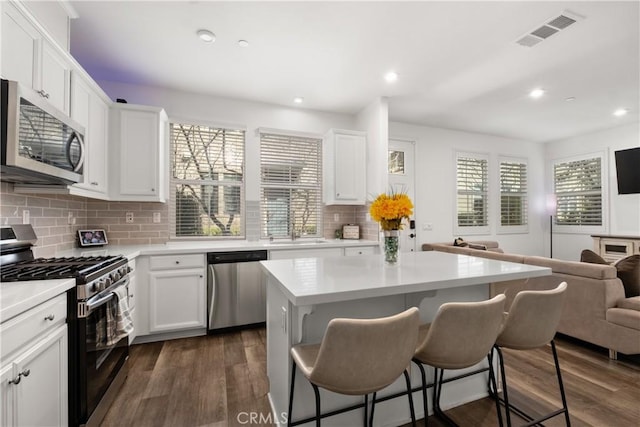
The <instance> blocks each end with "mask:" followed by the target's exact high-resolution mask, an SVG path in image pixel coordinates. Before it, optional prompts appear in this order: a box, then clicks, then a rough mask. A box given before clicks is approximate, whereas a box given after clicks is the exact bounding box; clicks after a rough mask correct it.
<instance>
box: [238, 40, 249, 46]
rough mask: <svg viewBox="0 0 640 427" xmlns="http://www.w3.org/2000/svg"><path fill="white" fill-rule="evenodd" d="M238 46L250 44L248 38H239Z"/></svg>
mask: <svg viewBox="0 0 640 427" xmlns="http://www.w3.org/2000/svg"><path fill="white" fill-rule="evenodd" d="M238 46H240V47H247V46H249V42H248V41H246V40H238Z"/></svg>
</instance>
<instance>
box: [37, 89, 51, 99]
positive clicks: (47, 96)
mask: <svg viewBox="0 0 640 427" xmlns="http://www.w3.org/2000/svg"><path fill="white" fill-rule="evenodd" d="M38 93H39V94H40V96H41V97H43V98H47V99H49V94H48V93H47V92H45V91H44V89H41V90H39V91H38Z"/></svg>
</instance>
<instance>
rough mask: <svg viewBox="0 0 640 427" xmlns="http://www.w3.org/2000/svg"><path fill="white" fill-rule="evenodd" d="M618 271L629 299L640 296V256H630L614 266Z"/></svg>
mask: <svg viewBox="0 0 640 427" xmlns="http://www.w3.org/2000/svg"><path fill="white" fill-rule="evenodd" d="M613 265H614V266H615V267H616V269H617V270H618V278H619V279H620V280H622V284H623V285H624V294H625V296H626V297H627V298H631V297H637V296H639V295H640V255H630V256H628V257H626V258H622V259H621V260H618V261H616V263H615V264H613Z"/></svg>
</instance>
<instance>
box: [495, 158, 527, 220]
mask: <svg viewBox="0 0 640 427" xmlns="http://www.w3.org/2000/svg"><path fill="white" fill-rule="evenodd" d="M527 203H528V201H527V164H526V163H525V162H520V161H512V160H502V161H501V162H500V225H501V226H516V225H527V212H528V209H527Z"/></svg>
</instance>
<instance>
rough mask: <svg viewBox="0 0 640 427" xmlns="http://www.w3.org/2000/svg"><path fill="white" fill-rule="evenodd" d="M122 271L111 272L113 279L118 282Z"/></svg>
mask: <svg viewBox="0 0 640 427" xmlns="http://www.w3.org/2000/svg"><path fill="white" fill-rule="evenodd" d="M120 277H121V276H120V272H118V271H116V272H115V273H111V279H113V281H114V282H117V281H118V280H120Z"/></svg>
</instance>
